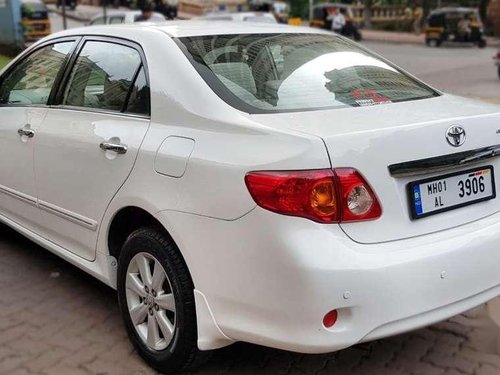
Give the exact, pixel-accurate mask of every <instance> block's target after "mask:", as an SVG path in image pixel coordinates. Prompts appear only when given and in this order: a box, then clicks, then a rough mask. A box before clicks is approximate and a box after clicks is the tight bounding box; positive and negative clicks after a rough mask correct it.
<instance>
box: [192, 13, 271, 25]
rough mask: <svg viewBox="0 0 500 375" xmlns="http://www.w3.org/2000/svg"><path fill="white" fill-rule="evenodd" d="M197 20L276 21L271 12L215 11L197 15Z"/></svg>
mask: <svg viewBox="0 0 500 375" xmlns="http://www.w3.org/2000/svg"><path fill="white" fill-rule="evenodd" d="M197 20H209V21H235V22H257V23H278V21H276V18H275V17H274V16H273V14H272V13H267V12H234V13H224V12H220V13H218V12H216V13H209V14H206V15H204V16H201V17H198V18H197Z"/></svg>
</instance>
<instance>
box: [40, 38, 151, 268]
mask: <svg viewBox="0 0 500 375" xmlns="http://www.w3.org/2000/svg"><path fill="white" fill-rule="evenodd" d="M149 122H150V120H149V85H148V79H147V72H146V69H145V61H144V58H143V54H142V51H141V49H140V48H139V46H137V45H135V44H132V43H127V42H124V41H117V40H113V39H108V38H93V39H85V40H83V41H82V42H81V44H80V46H79V50H78V52H77V53H76V58H74V61H73V63H72V66H71V68H70V69H68V71H67V73H66V77H65V79H64V85H63V87H62V89H61V90H60V95H59V96H58V97H57V98H56V105H54V106H52V107H51V108H50V109H49V111H48V113H47V116H46V119H45V121H44V122H43V124H42V126H41V128H40V131H39V134H37V135H38V137H37V147H36V150H35V172H36V183H37V189H38V196H39V206H40V209H41V221H40V227H41V228H42V231H43V235H44V236H46V237H47V238H50V239H51V240H52V241H54V242H56V243H58V244H59V245H60V246H62V247H64V248H66V249H68V250H69V251H71V252H73V253H75V254H77V255H79V256H81V257H83V258H85V259H87V260H92V259H94V257H95V246H96V241H97V233H98V227H99V224H100V222H101V219H102V217H103V215H104V212H105V210H106V207H107V205H108V204H109V202H110V201H111V199H112V198H113V196H114V194H115V193H116V192H117V191H118V189H119V188H120V186H121V185H122V184H123V183H124V182H125V180H126V178H127V176H128V175H129V173H130V171H131V170H132V167H133V165H134V162H135V159H136V156H137V152H138V149H139V146H140V144H141V142H142V140H143V138H144V136H145V134H146V131H147V129H148V126H149Z"/></svg>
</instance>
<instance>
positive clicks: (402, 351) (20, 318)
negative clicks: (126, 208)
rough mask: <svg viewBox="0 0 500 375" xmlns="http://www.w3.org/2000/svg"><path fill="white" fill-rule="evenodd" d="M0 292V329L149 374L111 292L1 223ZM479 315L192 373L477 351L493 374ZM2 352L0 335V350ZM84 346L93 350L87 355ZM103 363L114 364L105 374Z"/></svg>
mask: <svg viewBox="0 0 500 375" xmlns="http://www.w3.org/2000/svg"><path fill="white" fill-rule="evenodd" d="M19 280H21V281H19ZM0 290H1V291H2V292H0V304H1V305H2V306H8V307H7V308H5V307H3V308H2V309H1V310H0V332H2V329H13V328H9V326H8V324H9V322H10V323H11V324H12V326H13V327H14V328H15V327H20V326H26V327H27V328H26V331H27V332H23V331H20V332H19V333H18V335H19V336H24V335H25V336H26V337H28V338H29V339H30V340H31V341H30V342H34V343H41V346H43V347H49V348H50V347H51V346H53V347H54V348H60V347H63V348H64V350H66V352H65V353H67V357H66V358H61V359H60V361H61V362H62V363H64V364H65V365H66V366H67V368H69V369H72V368H76V369H82V370H85V371H87V372H88V373H99V372H102V373H110V374H111V373H121V374H149V373H153V372H152V371H151V369H149V368H148V367H147V366H146V365H145V364H144V363H143V362H142V361H141V360H140V359H139V358H138V356H137V355H136V354H135V352H134V350H133V348H132V347H131V345H130V343H129V342H128V339H127V337H126V333H125V329H124V328H123V326H122V321H121V316H120V313H119V309H118V303H117V298H116V294H115V291H114V290H112V289H111V288H109V287H107V286H106V285H104V284H102V283H101V282H99V281H98V280H96V279H94V278H93V277H91V276H90V275H88V274H86V273H85V272H83V271H81V270H79V269H78V268H76V267H74V266H72V265H70V264H69V263H67V262H66V261H64V260H62V259H61V258H59V257H58V256H56V255H53V254H52V253H50V252H48V251H45V250H44V249H42V248H41V247H40V246H38V245H36V244H35V243H33V242H31V241H29V240H28V239H26V238H24V237H23V236H21V235H19V234H17V233H16V232H14V231H13V230H11V229H9V228H7V227H5V226H1V225H0ZM9 290H10V292H7V291H9ZM481 314H482V313H481V311H479V312H476V313H473V314H472V315H471V314H469V315H470V316H459V317H457V318H456V319H455V318H454V319H452V320H449V321H446V322H443V323H440V324H437V325H434V326H432V327H429V328H424V329H420V330H418V331H414V332H411V333H408V334H403V335H399V336H396V337H392V338H388V339H385V340H379V341H376V342H373V343H367V344H362V345H357V346H354V347H352V348H349V349H346V350H343V351H340V352H337V353H330V354H321V355H305V354H297V353H291V352H286V351H281V350H276V349H270V348H265V347H261V346H257V345H251V344H244V343H236V344H234V345H232V346H230V347H227V348H223V349H219V350H216V351H214V352H213V354H212V356H211V358H210V359H209V360H208V362H207V363H205V364H204V365H203V366H202V367H201V368H200V369H198V370H197V371H195V372H194V373H196V374H224V373H231V374H255V373H257V372H259V373H262V374H322V373H323V374H346V373H355V374H370V375H374V374H378V373H380V374H384V375H390V374H410V373H423V374H428V373H442V372H443V371H445V370H450V369H455V370H458V371H462V372H464V368H459V366H466V370H467V371H466V373H467V372H468V371H469V370H471V369H472V370H471V371H475V370H476V369H480V368H481V367H482V366H483V363H482V362H480V360H479V359H477V358H476V359H474V358H472V359H471V358H470V357H474V356H477V357H478V358H479V357H480V356H481V355H483V354H484V355H489V356H493V357H491V358H494V359H495V360H496V361H498V362H497V363H498V364H499V367H498V369H499V373H500V356H496V355H494V354H491V353H487V352H488V351H489V348H490V341H491V340H494V338H493V337H492V336H491V335H490V336H491V337H490V336H489V335H488V331H489V330H490V328H491V327H490V326H488V323H487V322H486V323H485V322H484V319H483V320H481V319H482V318H481V316H482V315H481ZM478 317H479V318H478ZM297 324H300V322H297ZM5 327H7V328H5ZM3 332H4V333H5V332H6V331H3ZM68 337H71V340H69V341H68V339H67V338H68ZM15 339H16V337H13V340H15ZM33 345H34V344H33ZM12 347H14V346H12ZM8 348H11V346H8ZM110 348H112V349H110ZM1 350H2V336H1V335H0V354H1ZM89 351H91V352H92V353H94V352H95V353H94V354H93V355H89V354H88V352H89ZM103 352H104V353H103ZM471 353H472V354H471ZM16 355H23V356H25V358H24V359H25V360H26V362H27V363H33V358H35V356H36V355H37V354H36V353H33V350H31V349H30V348H29V347H28V348H26V349H25V350H24V351H23V353H22V354H19V353H17V354H16ZM30 356H31V357H30ZM464 363H465V364H464ZM454 366H455V367H454ZM467 366H469V367H467ZM103 368H104V369H106V368H110V369H114V370H110V372H107V371H105V370H103ZM117 369H118V370H117ZM120 369H121V370H120ZM415 369H418V371H416V370H415ZM32 370H37V368H32ZM0 373H2V368H1V362H0ZM470 373H472V372H470Z"/></svg>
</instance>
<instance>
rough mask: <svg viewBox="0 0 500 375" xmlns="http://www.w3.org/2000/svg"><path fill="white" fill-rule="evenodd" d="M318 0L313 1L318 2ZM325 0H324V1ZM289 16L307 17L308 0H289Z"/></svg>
mask: <svg viewBox="0 0 500 375" xmlns="http://www.w3.org/2000/svg"><path fill="white" fill-rule="evenodd" d="M319 2H320V1H315V3H319ZM324 2H326V0H325V1H324ZM289 3H290V16H292V17H300V18H302V19H309V1H308V0H290V1H289Z"/></svg>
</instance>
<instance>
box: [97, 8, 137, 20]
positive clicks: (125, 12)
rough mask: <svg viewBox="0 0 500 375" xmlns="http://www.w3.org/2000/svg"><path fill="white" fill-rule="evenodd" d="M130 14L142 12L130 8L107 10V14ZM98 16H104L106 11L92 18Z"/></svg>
mask: <svg viewBox="0 0 500 375" xmlns="http://www.w3.org/2000/svg"><path fill="white" fill-rule="evenodd" d="M128 14H132V15H136V14H141V11H140V10H129V11H123V10H117V9H109V10H107V11H106V16H107V17H109V16H126V15H128ZM98 17H104V13H103V12H101V13H98V14H96V15H95V16H94V17H92V19H94V18H98Z"/></svg>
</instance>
